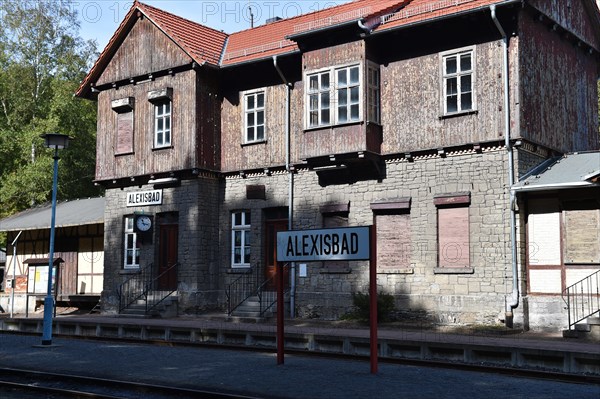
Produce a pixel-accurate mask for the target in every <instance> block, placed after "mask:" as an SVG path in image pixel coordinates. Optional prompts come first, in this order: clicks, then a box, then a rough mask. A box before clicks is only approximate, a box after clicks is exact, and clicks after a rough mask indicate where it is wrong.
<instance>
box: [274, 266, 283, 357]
mask: <svg viewBox="0 0 600 399" xmlns="http://www.w3.org/2000/svg"><path fill="white" fill-rule="evenodd" d="M276 268H277V269H276V270H277V271H276V273H277V364H283V362H284V359H283V358H284V342H283V340H284V332H283V328H284V326H283V324H284V323H283V317H284V313H283V306H284V304H283V282H284V278H283V265H282V264H281V263H280V262H277V266H276Z"/></svg>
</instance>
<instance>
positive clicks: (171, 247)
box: [158, 224, 179, 290]
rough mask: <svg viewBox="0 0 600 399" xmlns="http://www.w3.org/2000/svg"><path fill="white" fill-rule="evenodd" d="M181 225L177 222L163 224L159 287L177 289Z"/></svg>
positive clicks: (160, 237)
mask: <svg viewBox="0 0 600 399" xmlns="http://www.w3.org/2000/svg"><path fill="white" fill-rule="evenodd" d="M178 234H179V226H178V225H177V224H162V225H160V227H159V236H158V240H159V243H158V274H159V279H158V289H160V290H175V289H177V269H176V268H173V265H175V264H176V263H177V252H178V243H177V237H178Z"/></svg>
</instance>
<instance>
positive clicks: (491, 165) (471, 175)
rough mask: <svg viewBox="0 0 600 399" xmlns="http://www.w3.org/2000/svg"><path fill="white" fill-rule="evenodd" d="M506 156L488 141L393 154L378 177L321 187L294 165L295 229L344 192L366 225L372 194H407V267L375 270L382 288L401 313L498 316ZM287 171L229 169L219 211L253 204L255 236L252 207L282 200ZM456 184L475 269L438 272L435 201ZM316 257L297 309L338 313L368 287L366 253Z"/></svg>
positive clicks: (504, 284) (353, 215) (504, 272)
mask: <svg viewBox="0 0 600 399" xmlns="http://www.w3.org/2000/svg"><path fill="white" fill-rule="evenodd" d="M506 158H507V157H506V151H505V150H504V149H502V148H494V149H486V150H484V151H483V152H482V153H475V152H472V151H463V152H458V153H449V154H448V155H447V156H446V157H443V158H442V157H439V156H428V157H422V158H416V159H415V160H414V162H407V161H406V160H404V159H399V160H389V161H387V162H386V169H387V177H386V178H385V179H383V180H382V181H381V182H378V181H375V180H371V181H362V182H357V183H354V184H350V185H331V186H327V187H321V186H320V185H319V184H318V178H317V175H316V173H315V172H313V171H309V170H300V171H299V172H298V173H297V174H296V175H295V176H294V229H311V228H321V227H323V220H322V215H321V214H320V211H319V208H320V206H322V205H326V204H339V203H348V202H350V212H349V215H348V224H349V225H350V226H361V225H363V226H364V225H371V224H372V223H373V212H372V210H371V208H370V204H371V203H372V202H374V201H377V200H393V199H397V198H401V197H411V198H412V205H411V209H410V229H411V234H410V235H411V251H410V265H411V267H410V268H409V269H403V270H401V271H400V272H396V273H385V274H384V273H379V274H378V279H377V283H378V290H379V291H384V292H387V293H390V294H393V295H394V296H395V298H396V305H397V308H398V309H399V310H400V311H401V313H402V314H408V315H410V314H414V315H420V316H423V315H425V316H424V317H426V318H427V319H429V320H433V321H436V322H440V323H473V322H477V323H490V322H494V321H496V320H497V318H498V317H499V315H503V313H504V302H505V296H506V295H510V292H511V280H510V277H511V269H510V259H509V258H508V256H509V255H510V250H509V248H510V239H509V237H510V234H509V213H508V210H507V204H508V191H507V177H506V172H505V171H506V166H507V164H506ZM287 179H288V177H287V175H286V174H280V175H273V176H265V175H257V176H248V177H247V178H246V179H241V178H237V177H236V178H228V179H227V180H226V188H225V195H224V201H223V203H224V204H227V205H226V206H223V208H222V212H221V217H225V218H228V217H229V216H228V215H229V212H231V211H232V210H235V209H251V210H252V229H253V235H252V236H253V237H260V236H261V231H260V228H261V226H262V220H261V219H260V218H261V213H260V212H257V211H259V210H260V209H261V208H266V207H273V206H287V198H288V196H287V187H288V183H287ZM249 184H264V185H265V186H266V193H267V195H266V197H267V199H266V200H250V201H249V200H246V199H245V193H246V191H245V189H246V185H249ZM457 192H470V193H471V205H470V206H469V219H470V266H471V268H472V273H465V274H462V273H456V272H455V273H448V274H446V273H436V271H438V272H439V269H437V270H436V268H437V256H438V255H437V252H438V251H437V208H436V206H435V205H434V203H433V198H434V196H435V195H438V194H445V193H457ZM223 220H228V219H223ZM229 229H230V223H221V234H222V237H229V235H228V234H230V230H229ZM257 241H258V240H257ZM222 242H223V243H225V241H222ZM229 245H231V244H229ZM255 250H256V251H255ZM262 250H263V249H262V243H261V242H253V248H252V251H253V252H252V257H253V263H254V262H257V263H258V262H260V259H262V258H261V256H262V253H261V252H262ZM221 262H222V264H221V270H222V271H223V272H225V273H224V274H225V275H226V276H227V274H226V273H227V271H228V270H229V269H230V268H229V264H230V259H229V252H227V251H223V252H222V255H221ZM320 266H321V265H320V264H315V263H308V275H307V277H302V278H301V277H297V298H296V310H297V314H298V315H299V316H300V317H309V318H324V319H335V318H338V317H340V316H342V315H343V314H345V313H346V312H348V311H349V310H350V309H351V307H352V293H356V292H363V293H366V292H367V289H368V262H350V269H351V270H350V272H349V273H329V272H327V270H326V269H324V268H321V267H320ZM227 278H228V277H226V278H225V280H227ZM226 284H227V282H226V281H225V283H224V285H226Z"/></svg>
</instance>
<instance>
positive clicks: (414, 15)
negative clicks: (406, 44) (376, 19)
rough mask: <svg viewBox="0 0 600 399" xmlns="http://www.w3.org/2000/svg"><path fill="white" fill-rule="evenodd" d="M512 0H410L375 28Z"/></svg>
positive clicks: (389, 26)
mask: <svg viewBox="0 0 600 399" xmlns="http://www.w3.org/2000/svg"><path fill="white" fill-rule="evenodd" d="M512 1H514V0H412V1H411V2H410V3H409V4H408V5H407V6H406V7H404V8H403V9H402V10H400V11H399V12H397V13H394V14H390V15H388V16H385V17H384V18H383V19H382V24H381V25H380V26H379V27H378V28H377V29H376V30H377V31H383V30H387V29H392V28H396V27H399V26H402V25H410V24H413V23H415V22H421V21H425V20H430V19H435V18H439V17H443V16H448V15H452V14H458V13H461V12H464V11H470V10H474V9H478V8H484V7H489V6H490V5H492V4H502V3H510V2H512Z"/></svg>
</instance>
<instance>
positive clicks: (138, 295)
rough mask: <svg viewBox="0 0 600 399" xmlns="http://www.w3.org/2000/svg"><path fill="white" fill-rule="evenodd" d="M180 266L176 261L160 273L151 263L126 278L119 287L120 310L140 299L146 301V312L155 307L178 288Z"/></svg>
mask: <svg viewBox="0 0 600 399" xmlns="http://www.w3.org/2000/svg"><path fill="white" fill-rule="evenodd" d="M178 266H179V263H175V264H174V265H172V266H171V267H169V268H168V269H166V270H164V271H162V272H161V273H160V274H158V273H156V272H155V270H154V264H152V263H150V264H149V265H148V266H146V267H145V268H143V269H141V270H140V272H139V273H137V274H135V275H133V276H131V277H129V278H128V279H127V280H125V281H124V282H123V283H122V284H121V286H120V287H119V312H122V311H123V310H125V309H127V308H128V307H129V306H131V305H132V304H133V303H134V302H136V301H138V300H143V301H144V303H145V313H146V314H147V313H148V312H149V311H150V310H152V309H154V308H155V307H156V306H157V305H158V304H160V303H161V302H162V301H164V300H165V299H166V298H167V297H169V296H170V295H171V294H172V293H173V292H175V291H176V290H177V268H178ZM172 280H174V281H172Z"/></svg>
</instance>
